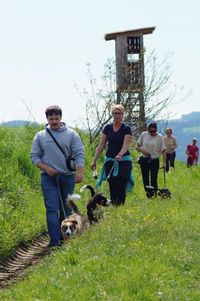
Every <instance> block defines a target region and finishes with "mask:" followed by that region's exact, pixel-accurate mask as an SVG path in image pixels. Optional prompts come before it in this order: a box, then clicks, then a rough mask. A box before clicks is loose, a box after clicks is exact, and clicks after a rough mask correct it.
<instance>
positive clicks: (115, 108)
mask: <svg viewBox="0 0 200 301" xmlns="http://www.w3.org/2000/svg"><path fill="white" fill-rule="evenodd" d="M114 110H119V111H120V112H121V113H123V114H124V111H125V110H124V107H123V106H122V105H120V104H116V105H113V106H112V108H111V112H113V111H114Z"/></svg>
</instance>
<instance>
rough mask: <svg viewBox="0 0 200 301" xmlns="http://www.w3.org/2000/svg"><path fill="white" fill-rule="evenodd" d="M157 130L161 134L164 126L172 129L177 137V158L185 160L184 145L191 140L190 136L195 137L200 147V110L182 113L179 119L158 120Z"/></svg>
mask: <svg viewBox="0 0 200 301" xmlns="http://www.w3.org/2000/svg"><path fill="white" fill-rule="evenodd" d="M158 126H159V131H160V132H161V133H162V134H163V133H164V129H165V128H166V127H171V128H172V129H173V134H174V136H175V137H176V139H177V144H178V148H177V152H176V154H177V159H178V160H181V161H186V154H185V151H186V147H187V145H188V144H190V143H191V142H192V138H193V137H196V138H197V145H199V147H200V112H192V113H189V114H187V115H182V117H181V118H180V119H174V120H168V121H166V120H160V121H158Z"/></svg>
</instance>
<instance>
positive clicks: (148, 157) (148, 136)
mask: <svg viewBox="0 0 200 301" xmlns="http://www.w3.org/2000/svg"><path fill="white" fill-rule="evenodd" d="M136 150H137V151H139V152H141V153H142V156H141V157H140V160H139V162H138V163H139V164H140V167H141V172H142V180H143V185H144V189H145V192H146V196H147V197H148V198H152V197H154V196H156V195H157V189H158V172H159V157H160V156H161V154H162V155H163V168H165V166H166V147H165V142H164V138H163V136H162V135H161V134H159V133H158V132H157V124H156V123H155V122H152V123H150V124H149V126H148V131H145V132H143V133H142V134H141V135H140V137H139V139H138V142H137V145H136Z"/></svg>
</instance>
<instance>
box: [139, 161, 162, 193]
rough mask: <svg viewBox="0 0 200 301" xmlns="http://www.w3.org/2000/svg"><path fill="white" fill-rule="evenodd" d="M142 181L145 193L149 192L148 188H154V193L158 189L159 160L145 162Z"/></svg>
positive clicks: (142, 167)
mask: <svg viewBox="0 0 200 301" xmlns="http://www.w3.org/2000/svg"><path fill="white" fill-rule="evenodd" d="M140 167H141V172H142V180H143V185H144V189H145V191H148V188H146V186H153V187H154V192H156V191H157V189H158V183H157V181H158V171H159V159H152V160H151V161H147V160H146V161H144V162H143V163H142V164H141V165H140Z"/></svg>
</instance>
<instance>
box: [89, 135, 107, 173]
mask: <svg viewBox="0 0 200 301" xmlns="http://www.w3.org/2000/svg"><path fill="white" fill-rule="evenodd" d="M106 142H107V136H106V135H105V134H102V136H101V139H100V142H99V145H98V146H97V148H96V151H95V155H94V158H93V161H92V165H91V167H92V168H96V161H97V160H98V158H99V156H100V155H101V153H102V151H103V150H104V148H105V146H106Z"/></svg>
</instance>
